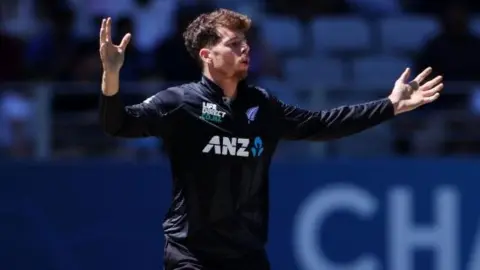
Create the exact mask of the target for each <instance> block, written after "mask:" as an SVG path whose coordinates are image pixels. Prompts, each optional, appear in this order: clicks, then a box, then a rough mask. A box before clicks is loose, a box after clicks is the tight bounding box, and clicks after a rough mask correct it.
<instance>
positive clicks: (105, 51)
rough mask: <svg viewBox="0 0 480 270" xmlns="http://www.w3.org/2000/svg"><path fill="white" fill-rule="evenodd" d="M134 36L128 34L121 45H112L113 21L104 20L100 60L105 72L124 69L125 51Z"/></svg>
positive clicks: (101, 31)
mask: <svg viewBox="0 0 480 270" xmlns="http://www.w3.org/2000/svg"><path fill="white" fill-rule="evenodd" d="M131 37H132V35H131V34H130V33H127V34H126V35H125V36H124V37H123V39H122V42H120V45H115V44H113V43H112V19H111V18H107V19H103V20H102V27H101V28H100V59H101V60H102V66H103V70H104V71H106V72H118V71H120V69H121V68H122V65H123V61H124V59H125V49H126V48H127V45H128V43H129V42H130V39H131Z"/></svg>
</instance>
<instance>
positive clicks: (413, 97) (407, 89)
mask: <svg viewBox="0 0 480 270" xmlns="http://www.w3.org/2000/svg"><path fill="white" fill-rule="evenodd" d="M431 72H432V68H430V67H429V68H426V69H425V70H424V71H422V72H421V73H420V74H419V75H418V76H417V77H415V79H413V80H412V81H409V77H410V68H407V69H406V70H405V71H404V72H403V73H402V75H401V76H400V77H399V78H398V80H397V81H396V82H395V86H394V88H393V90H392V93H391V94H390V96H389V97H388V98H389V99H390V101H391V102H392V103H393V105H394V108H395V114H400V113H404V112H408V111H411V110H414V109H416V108H418V107H420V106H422V105H424V104H427V103H431V102H433V101H435V100H437V99H438V97H439V96H440V91H441V90H442V89H443V83H442V81H443V77H442V76H437V77H435V78H433V79H432V80H430V81H427V82H425V83H423V84H422V82H423V81H424V80H425V79H426V78H427V76H428V75H430V73H431Z"/></svg>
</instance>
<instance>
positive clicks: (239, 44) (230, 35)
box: [200, 27, 250, 79]
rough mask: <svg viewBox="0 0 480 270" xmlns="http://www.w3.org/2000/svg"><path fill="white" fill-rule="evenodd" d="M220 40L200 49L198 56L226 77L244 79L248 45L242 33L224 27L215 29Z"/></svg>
mask: <svg viewBox="0 0 480 270" xmlns="http://www.w3.org/2000/svg"><path fill="white" fill-rule="evenodd" d="M217 31H218V33H219V35H220V42H218V44H216V45H215V46H213V47H211V48H208V49H207V48H205V49H202V50H201V51H200V56H201V57H202V59H203V60H204V62H206V64H207V66H208V68H210V69H212V70H215V71H216V72H219V73H221V74H223V75H225V76H227V77H235V78H238V79H244V78H245V77H246V76H247V73H248V66H249V62H250V59H249V52H250V47H249V46H248V44H247V40H246V38H245V34H244V33H240V32H235V31H232V30H230V29H228V28H225V27H219V28H218V29H217Z"/></svg>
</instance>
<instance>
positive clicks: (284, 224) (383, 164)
mask: <svg viewBox="0 0 480 270" xmlns="http://www.w3.org/2000/svg"><path fill="white" fill-rule="evenodd" d="M478 165H479V162H478V161H475V160H434V159H432V160H395V159H387V160H328V161H317V162H315V163H303V164H292V163H288V164H285V163H278V164H274V165H273V166H272V169H271V184H270V186H271V188H270V189H271V190H270V193H271V216H270V235H269V243H268V252H269V256H270V259H271V262H272V269H274V270H290V269H292V270H294V269H298V270H319V269H329V270H347V269H348V270H350V269H351V270H354V269H358V270H380V269H385V270H430V269H431V270H434V269H435V270H459V269H462V270H463V269H465V270H478V269H480V234H479V233H478V232H479V229H480V223H479V222H480V220H479V217H480V196H479V190H480V183H479V179H478V176H477V175H478V172H479V166H478ZM0 171H1V178H0V269H6V270H10V269H35V270H41V269H45V270H47V269H48V270H50V269H58V270H79V269H89V270H97V269H98V270H100V269H102V270H104V269H116V270H123V269H125V270H126V269H136V270H150V269H152V270H153V269H162V251H163V235H162V231H161V223H162V221H163V215H164V214H165V212H166V210H167V209H168V207H169V203H170V198H171V194H170V193H171V183H170V172H169V169H168V164H161V165H158V164H151V165H140V164H119V163H112V162H110V163H109V162H90V163H75V164H73V163H72V164H66V163H32V164H25V163H12V164H10V163H8V164H0Z"/></svg>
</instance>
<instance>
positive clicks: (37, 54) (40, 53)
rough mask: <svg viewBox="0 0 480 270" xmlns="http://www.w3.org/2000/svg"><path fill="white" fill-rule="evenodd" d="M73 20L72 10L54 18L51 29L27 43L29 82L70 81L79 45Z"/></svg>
mask: <svg viewBox="0 0 480 270" xmlns="http://www.w3.org/2000/svg"><path fill="white" fill-rule="evenodd" d="M74 16H75V14H74V12H73V11H71V10H64V11H62V12H58V13H55V14H53V15H52V17H51V25H50V27H49V28H48V29H47V30H46V31H43V32H40V33H38V34H37V35H36V36H35V37H34V38H33V39H31V40H30V41H29V43H28V45H27V51H26V60H27V67H28V69H29V72H30V74H29V75H30V77H31V78H36V79H55V80H67V79H69V74H70V71H71V69H72V67H73V66H74V64H73V62H72V61H73V59H74V57H75V54H76V53H77V51H76V49H77V45H78V42H77V38H76V36H75V32H74V31H73V27H72V26H73V22H74V19H75V18H74Z"/></svg>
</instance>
